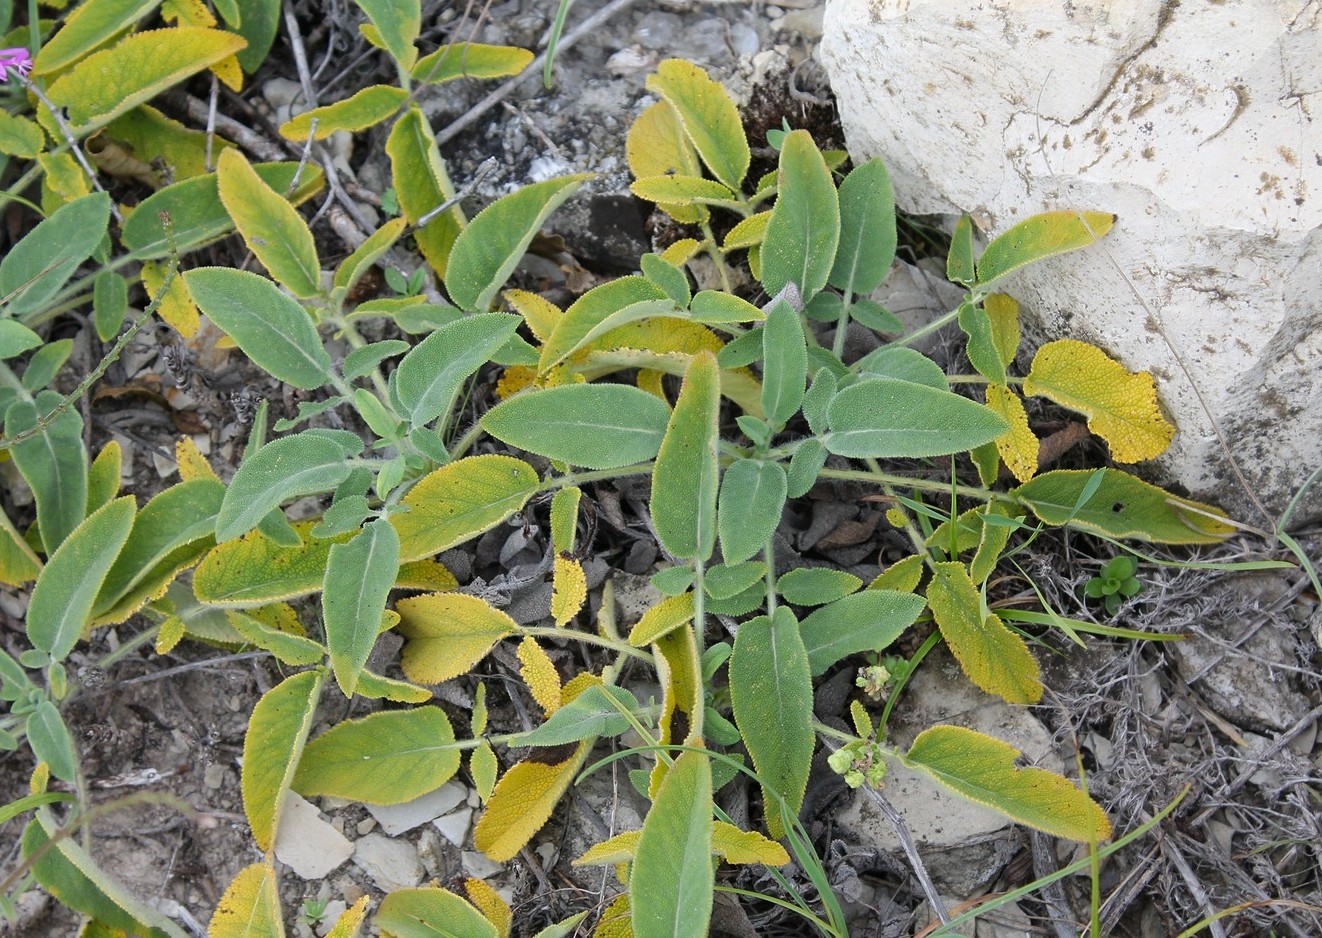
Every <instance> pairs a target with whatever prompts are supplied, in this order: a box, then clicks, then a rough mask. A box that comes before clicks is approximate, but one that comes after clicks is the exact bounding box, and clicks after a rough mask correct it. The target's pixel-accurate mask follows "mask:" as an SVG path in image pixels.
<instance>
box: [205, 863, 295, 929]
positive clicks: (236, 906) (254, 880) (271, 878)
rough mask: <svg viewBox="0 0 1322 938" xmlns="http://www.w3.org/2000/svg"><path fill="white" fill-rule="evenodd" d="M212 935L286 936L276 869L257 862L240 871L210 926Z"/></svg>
mask: <svg viewBox="0 0 1322 938" xmlns="http://www.w3.org/2000/svg"><path fill="white" fill-rule="evenodd" d="M207 934H208V936H209V938H284V934H285V928H284V924H283V923H282V920H281V916H280V894H279V893H278V892H277V891H276V885H275V869H274V868H273V867H272V866H271V865H270V864H269V863H254V864H253V865H252V866H248V867H245V868H244V869H242V870H240V871H239V875H238V876H236V877H234V881H233V882H231V883H230V885H229V888H228V889H226V890H225V895H223V896H221V899H220V905H218V906H216V913H215V914H214V915H212V916H211V925H210V927H209V928H208V929H207Z"/></svg>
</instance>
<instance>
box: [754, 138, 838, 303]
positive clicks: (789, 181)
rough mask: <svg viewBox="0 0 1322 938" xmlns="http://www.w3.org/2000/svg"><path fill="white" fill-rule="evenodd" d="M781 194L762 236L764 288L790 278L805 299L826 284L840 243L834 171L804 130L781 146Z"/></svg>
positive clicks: (775, 287)
mask: <svg viewBox="0 0 1322 938" xmlns="http://www.w3.org/2000/svg"><path fill="white" fill-rule="evenodd" d="M777 179H778V182H779V194H778V195H777V197H776V205H775V207H774V208H772V210H771V220H770V221H769V222H768V223H767V230H766V234H765V236H764V237H763V239H762V253H761V259H762V271H761V273H762V276H761V280H762V288H763V289H764V290H766V291H767V293H769V294H771V295H772V296H775V295H776V294H777V293H779V292H780V291H781V289H782V288H784V286H785V285H786V284H787V283H793V284H794V285H795V286H797V287H798V288H799V294H800V296H802V297H803V300H804V302H807V301H808V300H811V299H812V298H813V297H814V296H816V295H817V294H818V293H819V292H821V289H822V287H824V286H826V278H827V277H828V276H829V275H830V273H831V267H832V265H833V264H834V263H835V254H836V248H837V247H838V246H839V244H840V200H839V197H838V195H837V194H836V189H835V183H834V182H833V180H832V178H831V171H830V170H829V169H827V168H826V163H825V161H824V160H823V159H822V154H821V151H820V150H818V149H817V145H816V144H815V143H813V141H812V137H811V136H809V135H808V132H807V131H806V130H795V131H791V132H790V133H789V134H788V135H787V136H786V137H785V142H784V144H783V146H782V147H781V151H780V171H779V173H778V175H777Z"/></svg>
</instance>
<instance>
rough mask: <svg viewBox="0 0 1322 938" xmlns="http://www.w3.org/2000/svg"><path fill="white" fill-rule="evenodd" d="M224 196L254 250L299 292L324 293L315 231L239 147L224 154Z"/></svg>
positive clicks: (219, 172)
mask: <svg viewBox="0 0 1322 938" xmlns="http://www.w3.org/2000/svg"><path fill="white" fill-rule="evenodd" d="M216 179H217V182H218V185H219V191H220V201H221V202H222V203H224V205H225V211H227V212H229V214H230V218H232V219H234V226H235V227H236V228H238V229H239V234H241V235H243V241H244V243H245V244H247V245H248V250H250V251H252V252H253V254H255V255H256V256H257V259H258V260H259V261H261V262H262V266H264V267H265V268H266V269H267V270H268V271H270V273H271V276H272V277H274V278H275V279H276V280H278V281H279V282H280V283H282V284H283V285H284V286H286V287H287V288H288V289H289V291H290V292H291V293H293V294H294V295H295V296H298V297H302V298H304V299H307V298H308V297H312V296H316V295H317V294H318V293H319V292H321V263H320V261H318V260H317V246H316V244H315V243H313V240H312V232H311V231H310V230H309V229H308V226H307V223H306V222H304V221H303V219H302V217H300V216H299V214H298V212H296V211H295V210H294V207H293V206H292V205H290V204H289V203H288V202H287V201H285V200H284V199H283V198H282V197H281V196H280V195H278V194H277V193H276V191H275V190H274V189H272V188H271V187H270V186H268V185H267V184H266V183H265V182H263V181H262V177H261V176H259V175H257V171H256V170H254V169H253V168H252V165H251V164H250V163H249V162H248V161H247V160H246V159H245V158H244V156H243V154H242V153H240V152H239V151H238V149H237V148H234V147H229V148H227V149H225V150H222V151H221V153H220V161H219V164H218V165H217V168H216Z"/></svg>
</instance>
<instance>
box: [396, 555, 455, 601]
mask: <svg viewBox="0 0 1322 938" xmlns="http://www.w3.org/2000/svg"><path fill="white" fill-rule="evenodd" d="M395 586H397V587H399V588H400V589H409V590H430V591H431V592H434V593H445V592H448V591H449V590H452V589H458V587H459V581H458V580H456V579H455V578H454V574H453V573H451V572H450V570H449V568H448V567H446V566H445V564H443V563H441V562H440V561H439V560H415V561H413V562H412V563H406V564H403V565H402V566H401V567H400V568H399V573H397V574H395Z"/></svg>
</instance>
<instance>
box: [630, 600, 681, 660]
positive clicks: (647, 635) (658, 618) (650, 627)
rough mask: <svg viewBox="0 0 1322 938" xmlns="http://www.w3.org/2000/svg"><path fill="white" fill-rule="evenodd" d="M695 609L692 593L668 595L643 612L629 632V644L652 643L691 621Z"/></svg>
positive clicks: (639, 645)
mask: <svg viewBox="0 0 1322 938" xmlns="http://www.w3.org/2000/svg"><path fill="white" fill-rule="evenodd" d="M693 611H694V596H693V594H692V593H681V594H680V595H678V596H667V597H666V598H665V599H663V600H661V601H660V602H659V603H657V604H656V605H655V606H653V607H652V608H651V609H648V610H647V611H646V612H644V613H643V616H642V618H641V619H639V620H638V624H637V625H635V626H634V627H633V631H631V632H630V633H629V644H630V645H635V646H638V647H641V646H643V645H650V644H652V642H654V641H656V640H657V639H659V638H661V637H662V636H663V635H666V634H667V633H669V632H671V631H673V630H675V629H677V628H679V627H680V626H681V625H684V624H686V623H687V622H689V621H690V620H691V619H692V618H693Z"/></svg>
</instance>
